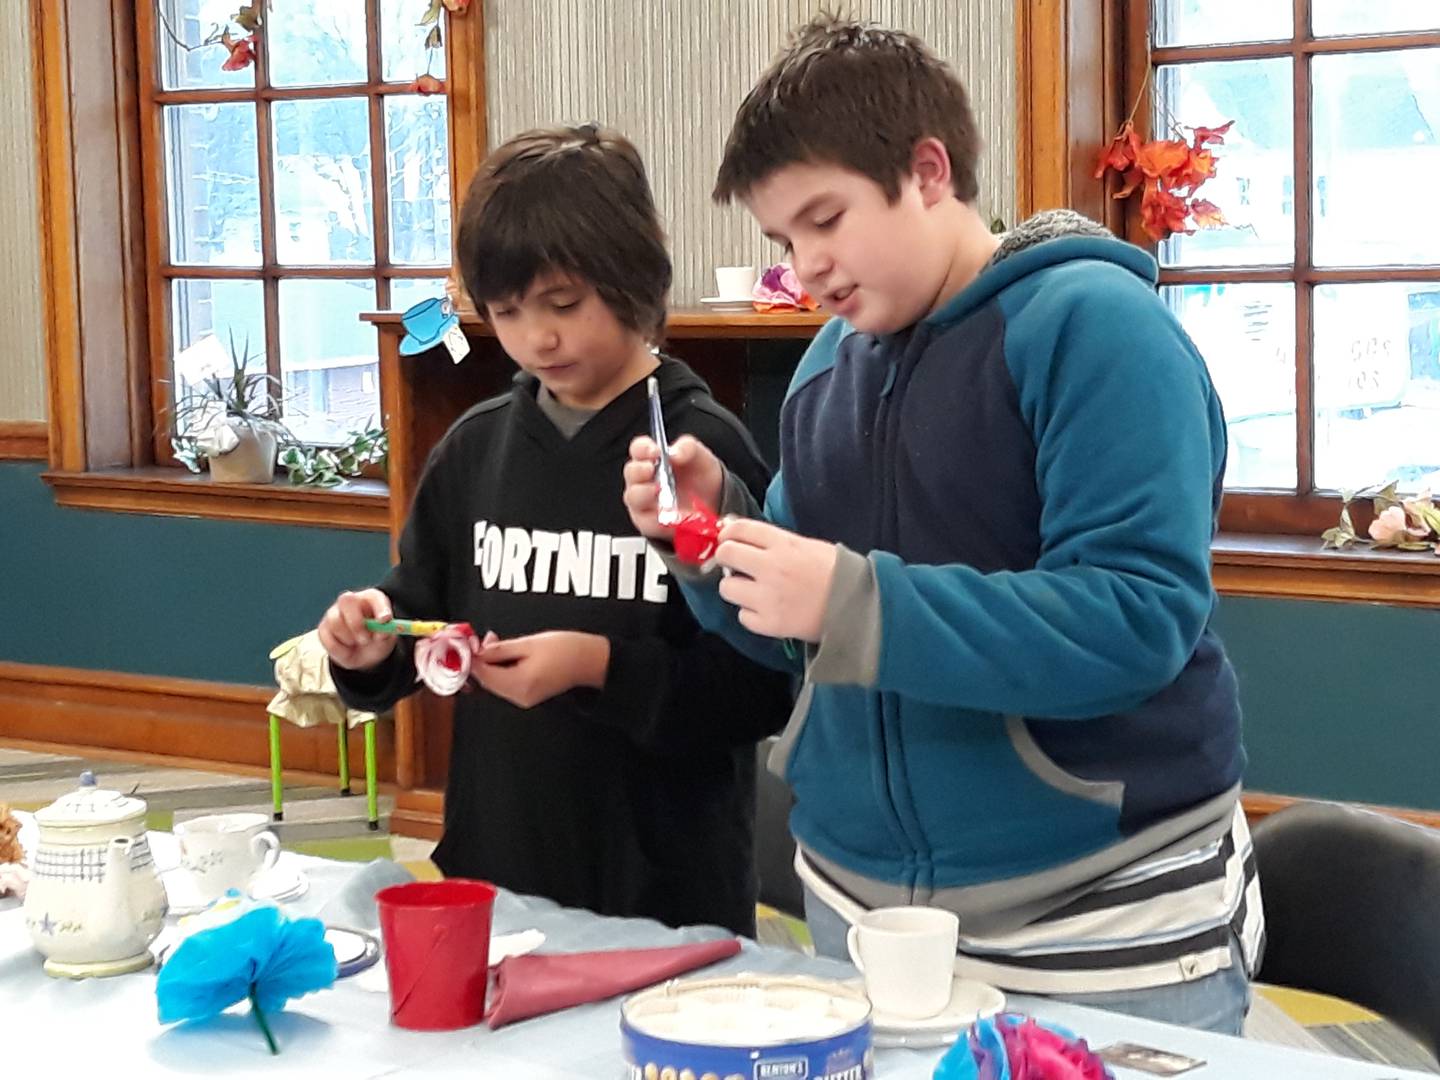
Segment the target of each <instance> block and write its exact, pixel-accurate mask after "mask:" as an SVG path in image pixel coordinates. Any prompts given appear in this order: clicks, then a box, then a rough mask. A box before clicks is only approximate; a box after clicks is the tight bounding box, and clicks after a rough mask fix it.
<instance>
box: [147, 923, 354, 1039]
mask: <svg viewBox="0 0 1440 1080" xmlns="http://www.w3.org/2000/svg"><path fill="white" fill-rule="evenodd" d="M335 970H336V965H335V950H334V948H333V947H332V946H331V945H330V943H329V942H328V941H326V940H325V927H324V926H323V925H322V924H321V923H320V921H319V920H318V919H293V920H292V919H290V918H288V917H287V916H286V915H285V913H284V912H282V911H281V910H280V909H279V908H277V907H273V906H270V905H265V906H259V907H255V908H252V909H250V910H249V911H246V912H244V913H243V914H241V915H239V916H237V917H236V918H234V919H233V920H231V921H229V922H224V923H221V924H220V925H218V926H210V927H207V928H205V929H203V930H197V931H195V932H194V933H193V934H191V935H190V936H189V937H187V938H185V939H184V940H183V941H181V942H180V944H179V945H177V946H176V947H175V950H174V951H173V952H172V953H171V955H170V957H169V959H167V960H166V961H165V966H164V967H162V968H161V969H160V975H159V978H158V979H157V980H156V983H155V998H156V1001H157V1002H158V1003H159V1006H160V1022H161V1023H162V1024H170V1023H174V1022H175V1021H177V1020H203V1019H206V1018H208V1017H211V1016H215V1015H217V1014H219V1013H221V1012H223V1011H225V1010H226V1009H228V1008H229V1007H230V1006H231V1005H234V1004H235V1003H237V1002H239V1001H244V1000H245V999H246V998H248V999H249V1000H250V1005H251V1008H252V1010H253V1011H254V1013H255V1019H256V1020H257V1021H258V1022H259V1024H260V1028H261V1030H262V1031H263V1032H264V1033H265V1038H266V1041H267V1042H269V1044H270V1050H271V1052H272V1053H277V1052H278V1051H277V1050H276V1047H275V1040H274V1038H273V1037H272V1036H271V1034H270V1029H269V1026H268V1025H267V1024H266V1022H265V1013H266V1011H273V1010H275V1009H283V1008H284V1007H285V1003H286V1002H287V1001H289V1000H290V999H291V998H296V997H300V996H301V995H303V994H308V993H311V992H312V991H315V990H324V989H325V988H326V987H328V986H333V985H334V983H335Z"/></svg>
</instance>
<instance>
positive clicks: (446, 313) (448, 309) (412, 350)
mask: <svg viewBox="0 0 1440 1080" xmlns="http://www.w3.org/2000/svg"><path fill="white" fill-rule="evenodd" d="M400 322H401V324H402V325H403V326H404V327H405V337H404V338H403V339H402V340H401V342H400V355H401V356H414V355H415V354H416V353H422V352H424V351H425V350H426V349H433V348H434V347H435V346H436V345H439V344H440V342H441V341H442V340H443V339H444V337H445V335H446V334H448V333H449V332H450V331H451V330H452V329H454V328H455V327H457V326H459V325H460V316H459V315H456V314H455V308H454V307H453V306H452V305H451V303H450V301H449V299H448V298H445V297H435V298H433V299H430V300H421V301H420V302H419V303H418V304H416V305H414V306H413V307H411V308H408V309H406V311H405V313H404V314H403V315H401V316H400Z"/></svg>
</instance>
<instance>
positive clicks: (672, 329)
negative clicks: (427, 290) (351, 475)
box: [360, 308, 829, 339]
mask: <svg viewBox="0 0 1440 1080" xmlns="http://www.w3.org/2000/svg"><path fill="white" fill-rule="evenodd" d="M360 317H361V318H362V319H364V320H365V321H366V322H369V323H373V324H374V325H376V326H393V327H399V326H400V312H398V311H373V312H370V313H368V314H365V315H362V316H360ZM828 318H829V316H827V315H823V314H821V313H820V312H818V311H775V312H768V313H761V312H758V311H707V310H705V309H703V308H674V309H672V310H671V312H670V315H669V317H668V319H667V320H666V323H665V333H666V335H667V336H668V337H670V338H674V339H687V338H707V339H715V338H756V339H765V338H810V337H814V336H815V334H816V332H817V331H818V330H819V329H820V327H822V326H824V325H825V322H826V320H827V319H828ZM460 326H461V328H462V329H463V330H464V331H465V332H466V333H467V334H471V335H473V336H476V337H489V336H492V335H493V334H494V333H495V331H494V330H493V329H491V327H490V324H489V323H487V322H486V321H485V320H484V319H482V318H480V317H479V316H478V315H475V314H473V313H465V312H461V314H460Z"/></svg>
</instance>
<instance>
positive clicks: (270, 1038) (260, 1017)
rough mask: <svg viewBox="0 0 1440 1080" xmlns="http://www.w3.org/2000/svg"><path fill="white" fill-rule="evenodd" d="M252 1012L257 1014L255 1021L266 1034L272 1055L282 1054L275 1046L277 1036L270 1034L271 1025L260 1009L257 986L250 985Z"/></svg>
mask: <svg viewBox="0 0 1440 1080" xmlns="http://www.w3.org/2000/svg"><path fill="white" fill-rule="evenodd" d="M250 1011H251V1012H252V1013H254V1014H255V1021H256V1023H258V1024H259V1025H260V1030H261V1031H263V1032H264V1033H265V1041H266V1042H267V1043H269V1044H270V1053H272V1054H278V1053H280V1048H279V1047H278V1046H276V1045H275V1036H274V1035H272V1034H270V1025H269V1024H268V1023H266V1021H265V1013H264V1012H263V1011H262V1010H261V1008H260V1002H259V1000H258V999H257V998H256V997H255V984H254V983H251V984H250Z"/></svg>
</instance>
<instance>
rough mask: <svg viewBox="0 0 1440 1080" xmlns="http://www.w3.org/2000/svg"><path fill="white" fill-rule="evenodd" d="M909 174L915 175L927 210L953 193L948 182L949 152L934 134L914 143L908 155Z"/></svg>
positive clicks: (953, 190)
mask: <svg viewBox="0 0 1440 1080" xmlns="http://www.w3.org/2000/svg"><path fill="white" fill-rule="evenodd" d="M910 174H911V175H912V176H913V177H915V182H916V184H917V185H918V187H919V190H920V199H921V201H922V202H923V204H924V206H925V208H926V209H927V210H928V209H929V208H930V207H932V206H934V205H935V204H936V203H939V202H942V201H944V200H945V199H949V198H951V197H953V196H954V194H955V189H954V188H953V187H952V186H951V183H950V152H949V151H948V150H946V149H945V144H944V143H943V142H941V141H940V140H939V139H937V138H935V137H934V136H926V137H925V138H923V139H921V140H920V141H919V142H917V143H916V144H915V149H914V151H913V152H912V153H911V155H910Z"/></svg>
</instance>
